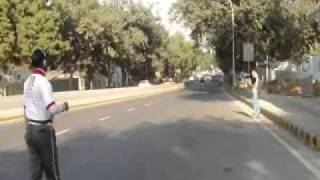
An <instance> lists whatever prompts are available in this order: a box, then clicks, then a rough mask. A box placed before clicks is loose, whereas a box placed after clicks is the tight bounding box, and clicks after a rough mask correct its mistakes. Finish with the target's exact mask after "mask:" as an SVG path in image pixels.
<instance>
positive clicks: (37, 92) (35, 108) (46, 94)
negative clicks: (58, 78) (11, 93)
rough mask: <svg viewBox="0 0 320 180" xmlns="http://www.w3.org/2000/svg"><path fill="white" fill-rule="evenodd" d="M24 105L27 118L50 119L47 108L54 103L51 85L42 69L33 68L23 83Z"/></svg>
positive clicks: (36, 119)
mask: <svg viewBox="0 0 320 180" xmlns="http://www.w3.org/2000/svg"><path fill="white" fill-rule="evenodd" d="M23 94H24V106H25V116H26V118H27V119H31V120H35V121H47V120H52V117H51V115H50V112H49V111H48V110H49V108H50V107H51V106H52V105H54V104H55V102H54V100H53V97H52V86H51V84H50V82H49V81H48V79H47V78H46V77H45V74H44V71H43V70H42V69H38V68H35V69H33V74H32V75H30V76H29V78H28V79H27V80H26V81H25V83H24V90H23Z"/></svg>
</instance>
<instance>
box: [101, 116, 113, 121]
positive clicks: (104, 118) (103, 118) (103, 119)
mask: <svg viewBox="0 0 320 180" xmlns="http://www.w3.org/2000/svg"><path fill="white" fill-rule="evenodd" d="M110 118H111V116H105V117H102V118H99V119H98V121H105V120H107V119H110Z"/></svg>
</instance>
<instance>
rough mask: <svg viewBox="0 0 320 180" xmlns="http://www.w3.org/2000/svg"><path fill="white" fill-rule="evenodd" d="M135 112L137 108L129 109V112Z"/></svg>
mask: <svg viewBox="0 0 320 180" xmlns="http://www.w3.org/2000/svg"><path fill="white" fill-rule="evenodd" d="M135 110H137V108H130V109H128V112H131V111H135Z"/></svg>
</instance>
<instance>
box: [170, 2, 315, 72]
mask: <svg viewBox="0 0 320 180" xmlns="http://www.w3.org/2000/svg"><path fill="white" fill-rule="evenodd" d="M295 3H297V1H296V2H294V3H288V2H287V1H283V0H271V1H269V0H261V1H255V0H247V1H241V3H240V1H239V2H234V9H235V24H236V28H235V29H236V32H235V37H236V40H235V45H236V46H235V47H236V51H235V52H236V62H237V67H238V70H240V69H241V66H240V65H241V64H242V63H241V61H242V58H241V57H242V56H241V54H242V44H243V43H245V42H251V43H254V45H255V50H256V55H257V57H256V58H257V59H258V57H259V56H265V55H267V54H268V55H270V56H272V57H273V58H277V59H278V60H286V59H294V60H299V59H301V58H302V57H303V56H304V55H305V54H308V53H309V52H310V51H312V49H314V46H315V45H316V44H317V41H318V32H319V31H318V27H317V25H316V24H315V23H314V21H311V20H310V19H308V18H307V15H306V14H303V12H306V11H305V10H301V9H299V10H297V8H296V7H297V6H295ZM172 12H173V15H174V17H175V18H176V20H179V21H182V22H184V24H185V25H186V26H187V27H189V28H190V29H191V31H192V33H191V34H192V38H193V39H194V40H196V41H197V42H198V43H199V44H200V45H204V46H207V47H209V48H210V49H215V51H216V55H217V59H218V61H219V64H220V66H221V67H222V69H223V70H224V71H225V72H228V71H229V70H230V67H231V56H230V55H231V54H232V47H231V42H232V39H231V33H232V31H231V27H232V24H231V17H230V15H231V13H230V8H229V6H228V4H226V1H220V0H214V1H208V0H202V1H195V0H179V1H177V3H176V4H175V5H174V7H173V10H172Z"/></svg>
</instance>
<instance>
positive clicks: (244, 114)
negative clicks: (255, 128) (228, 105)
mask: <svg viewBox="0 0 320 180" xmlns="http://www.w3.org/2000/svg"><path fill="white" fill-rule="evenodd" d="M236 113H238V114H241V115H243V116H245V117H248V118H252V116H251V115H250V114H248V113H245V112H242V111H236Z"/></svg>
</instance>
